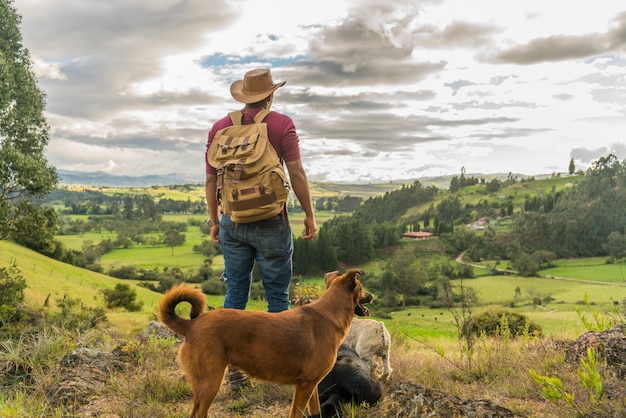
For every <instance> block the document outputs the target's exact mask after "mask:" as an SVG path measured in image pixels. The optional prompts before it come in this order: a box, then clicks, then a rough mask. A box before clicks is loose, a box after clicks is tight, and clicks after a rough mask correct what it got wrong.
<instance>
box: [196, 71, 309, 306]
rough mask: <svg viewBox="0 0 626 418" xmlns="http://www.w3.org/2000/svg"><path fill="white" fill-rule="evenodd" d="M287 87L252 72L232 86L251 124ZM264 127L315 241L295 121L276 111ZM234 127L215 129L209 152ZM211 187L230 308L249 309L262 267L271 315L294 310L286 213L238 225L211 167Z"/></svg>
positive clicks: (209, 202)
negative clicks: (221, 207)
mask: <svg viewBox="0 0 626 418" xmlns="http://www.w3.org/2000/svg"><path fill="white" fill-rule="evenodd" d="M285 83H286V82H285V81H283V82H281V83H276V84H275V83H274V81H273V79H272V75H271V73H270V70H268V69H259V70H252V71H249V72H248V73H246V74H245V77H244V79H243V80H239V81H235V82H234V83H233V84H232V85H231V87H230V92H231V95H232V96H233V98H234V99H235V100H237V101H238V102H241V103H244V104H245V105H244V107H243V109H242V110H241V112H242V113H243V119H244V121H245V123H252V120H253V118H254V116H255V115H256V114H257V113H258V112H259V111H260V110H262V109H267V110H269V109H270V107H271V105H272V101H273V98H274V92H275V91H276V90H277V89H278V88H280V87H282V86H283V85H285ZM264 122H265V123H267V131H268V136H269V139H270V143H271V145H272V146H273V147H274V149H275V150H276V152H277V154H278V157H279V158H280V160H281V162H283V161H284V163H285V164H286V166H287V171H288V173H289V179H290V183H291V187H292V189H293V191H294V193H295V195H296V197H297V198H298V201H299V202H300V205H301V206H302V209H303V210H304V213H305V218H304V228H305V231H304V235H303V237H302V239H305V240H309V239H311V238H313V237H314V236H315V231H316V229H317V225H316V221H315V216H314V214H313V206H312V203H311V196H310V192H309V184H308V181H307V177H306V173H305V172H304V168H303V166H302V161H301V159H300V148H299V144H298V135H297V133H296V128H295V126H294V123H293V120H292V119H291V118H290V117H289V116H287V115H284V114H282V113H279V112H271V113H270V114H269V115H268V116H267V117H266V118H265V120H264ZM231 125H232V121H231V119H230V117H229V116H226V117H224V118H222V119H221V120H219V121H217V122H216V123H215V124H214V125H213V127H212V129H211V130H210V132H209V138H208V143H207V151H208V149H209V146H210V144H211V141H212V140H213V138H214V137H215V134H216V133H217V132H218V131H219V130H221V129H223V128H226V127H228V126H231ZM205 161H207V159H206V158H205ZM205 188H206V199H207V205H208V210H209V215H210V218H209V222H210V224H211V236H212V239H213V241H214V242H219V244H220V247H221V249H222V253H223V254H224V278H225V281H226V297H225V299H224V307H225V308H234V309H245V308H246V305H247V303H248V298H249V294H250V285H251V282H252V268H253V265H254V263H255V262H256V263H257V264H258V267H259V273H260V275H261V280H262V282H263V287H264V289H265V295H266V299H267V304H268V311H269V312H280V311H284V310H286V309H289V305H290V301H289V284H290V282H291V275H292V256H293V237H292V232H291V227H290V225H289V223H288V219H287V216H286V215H287V213H286V208H285V209H283V211H282V213H281V214H279V215H278V216H274V217H272V218H270V219H266V220H262V221H258V222H250V223H235V222H233V221H232V220H231V219H230V216H228V215H226V214H223V215H222V216H221V217H220V216H219V211H218V201H217V197H216V189H217V176H216V169H215V167H211V166H210V165H209V163H208V162H207V164H206V184H205Z"/></svg>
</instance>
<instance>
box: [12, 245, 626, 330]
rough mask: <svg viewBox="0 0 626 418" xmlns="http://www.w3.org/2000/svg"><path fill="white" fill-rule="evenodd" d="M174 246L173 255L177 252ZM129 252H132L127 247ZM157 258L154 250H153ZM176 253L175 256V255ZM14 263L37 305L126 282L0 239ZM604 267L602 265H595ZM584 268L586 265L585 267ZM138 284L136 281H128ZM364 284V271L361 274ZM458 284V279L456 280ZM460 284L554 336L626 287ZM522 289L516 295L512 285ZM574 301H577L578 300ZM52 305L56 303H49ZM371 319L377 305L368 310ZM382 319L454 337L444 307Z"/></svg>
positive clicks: (151, 296) (214, 300)
mask: <svg viewBox="0 0 626 418" xmlns="http://www.w3.org/2000/svg"><path fill="white" fill-rule="evenodd" d="M176 250H178V248H177V249H175V254H176ZM163 251H164V252H163V253H162V254H161V257H162V258H167V257H171V256H170V255H169V253H168V251H169V248H164V249H163ZM129 253H133V251H129ZM155 257H156V254H155ZM175 257H176V256H175ZM10 264H17V266H18V267H19V268H20V269H21V271H22V275H23V276H24V278H25V279H26V280H27V283H28V288H27V289H26V295H27V300H28V303H30V304H31V305H33V306H35V307H41V306H43V304H44V300H45V299H46V297H48V295H50V298H51V300H52V301H53V302H54V301H55V300H58V299H60V298H63V296H64V295H68V296H69V297H71V298H74V299H80V300H81V301H82V302H83V303H84V304H85V305H86V306H103V299H102V296H101V294H100V290H102V289H106V288H113V287H114V286H115V284H116V283H129V282H125V281H122V280H118V279H114V278H111V277H109V276H106V275H103V274H98V273H94V272H91V271H88V270H83V269H80V268H77V267H74V266H70V265H67V264H64V263H61V262H59V261H56V260H52V259H49V258H47V257H44V256H42V255H40V254H38V253H35V252H32V251H30V250H27V249H25V248H23V247H20V246H18V245H15V244H13V243H11V242H7V241H0V265H2V266H8V265H10ZM597 267H598V268H604V267H605V266H604V265H598V266H597ZM362 268H363V269H365V270H366V271H370V272H373V271H375V269H376V267H374V266H373V265H366V266H362ZM570 268H571V269H572V270H571V271H570V276H575V274H574V273H575V272H576V270H575V268H574V267H570ZM583 268H584V269H586V268H588V267H583ZM304 280H305V281H308V282H310V283H313V284H318V285H320V286H321V284H322V278H321V277H313V278H305V279H304ZM130 283H132V284H133V285H136V283H134V282H130ZM364 283H365V285H366V286H367V276H365V278H364ZM456 284H460V283H459V282H457V283H456ZM463 286H467V287H472V288H473V289H474V290H475V292H476V294H477V296H478V299H479V303H480V306H477V307H475V308H474V309H473V313H474V314H477V313H479V312H480V311H481V310H483V309H486V308H488V307H490V306H504V307H507V308H508V307H510V306H514V308H512V309H515V310H516V311H518V312H521V313H524V314H526V315H528V316H529V317H530V318H531V319H533V320H534V321H536V322H537V323H538V324H539V325H541V326H542V328H543V330H544V333H546V334H548V335H551V336H554V337H568V338H571V337H573V336H576V335H580V334H581V333H583V332H584V331H585V329H584V327H583V324H582V322H581V321H580V319H579V318H578V317H577V315H576V306H579V307H580V308H581V309H582V311H583V312H585V311H586V310H587V308H586V307H585V306H584V305H581V304H580V303H581V301H582V300H583V299H584V297H585V294H587V295H588V300H589V301H590V303H592V307H593V309H594V310H598V311H599V312H602V313H606V314H609V313H611V310H612V308H613V301H618V302H622V301H623V300H625V299H626V287H625V286H622V285H621V284H620V283H616V284H613V285H606V284H593V283H587V282H572V281H565V280H557V279H549V278H523V277H516V276H483V277H479V278H476V279H466V280H464V281H463ZM516 287H519V288H520V290H521V293H520V297H519V298H517V299H516V297H515V289H516ZM133 289H135V290H136V292H137V295H138V299H139V300H141V301H143V302H144V307H143V309H142V311H141V312H137V313H129V312H111V313H109V315H108V316H109V319H110V321H111V323H112V325H113V326H115V327H117V328H119V329H120V330H122V331H123V332H127V333H132V332H137V331H139V330H141V329H143V328H145V327H146V326H147V325H148V323H149V321H150V319H154V312H155V310H156V306H157V303H158V300H159V299H160V297H161V295H160V294H158V293H155V292H151V291H149V290H147V289H144V288H142V287H140V286H133ZM534 296H539V297H542V298H543V297H545V296H550V297H551V298H552V301H551V302H549V303H547V304H546V305H545V307H544V308H539V307H536V306H534V305H532V304H531V303H530V301H531V299H532V297H534ZM222 300H223V297H219V296H215V297H208V298H207V302H208V304H209V305H210V306H213V307H219V306H221V303H222ZM577 304H578V305H577ZM52 305H53V306H54V303H52ZM264 308H265V304H264V303H263V302H257V301H251V304H250V309H264ZM372 315H373V317H374V318H376V316H377V312H376V309H375V308H373V309H372ZM384 322H386V323H387V326H388V327H389V329H390V330H395V332H398V333H401V334H405V335H408V336H410V337H411V338H415V339H418V340H425V339H431V338H432V339H439V338H453V337H454V336H455V335H456V334H455V333H456V328H455V325H454V320H453V316H452V313H451V312H450V311H449V310H447V309H428V308H423V307H411V308H406V309H402V308H398V309H397V310H395V311H394V312H392V313H390V314H385V318H384Z"/></svg>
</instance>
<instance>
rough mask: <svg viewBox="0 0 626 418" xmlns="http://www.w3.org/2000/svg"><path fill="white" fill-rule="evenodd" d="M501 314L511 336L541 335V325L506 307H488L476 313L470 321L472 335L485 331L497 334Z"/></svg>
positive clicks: (492, 334)
mask: <svg viewBox="0 0 626 418" xmlns="http://www.w3.org/2000/svg"><path fill="white" fill-rule="evenodd" d="M503 316H504V317H505V318H506V322H507V324H508V327H509V331H510V335H511V336H514V337H515V336H521V335H524V334H531V335H537V336H539V335H541V326H539V325H538V324H536V323H534V322H532V321H531V320H530V319H529V318H528V317H527V316H526V315H522V314H520V313H517V312H515V311H511V310H508V309H489V310H487V311H485V312H483V313H481V314H480V315H477V316H476V317H475V318H474V320H473V321H472V324H471V329H470V331H471V333H472V334H474V335H480V334H482V333H485V334H486V335H490V336H497V335H498V334H499V331H500V327H501V324H502V317H503Z"/></svg>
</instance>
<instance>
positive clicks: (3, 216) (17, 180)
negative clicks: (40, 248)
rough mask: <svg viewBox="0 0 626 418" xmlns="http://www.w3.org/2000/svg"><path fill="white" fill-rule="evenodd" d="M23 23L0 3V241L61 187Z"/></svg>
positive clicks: (8, 2) (6, 0)
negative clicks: (26, 205)
mask: <svg viewBox="0 0 626 418" xmlns="http://www.w3.org/2000/svg"><path fill="white" fill-rule="evenodd" d="M20 20H21V18H20V17H19V16H18V14H17V12H16V10H15V8H14V7H13V1H12V0H0V80H1V82H0V239H7V238H14V237H15V236H17V235H19V234H20V231H19V230H18V229H17V227H16V223H17V222H18V221H20V220H21V218H22V217H23V216H24V215H23V214H20V213H19V212H18V210H17V208H18V207H19V205H20V204H22V203H23V202H27V201H31V202H34V201H36V200H37V199H41V198H44V197H45V196H47V195H48V193H50V191H51V190H52V189H53V188H54V187H55V186H56V184H57V182H58V177H57V173H56V170H55V168H54V167H52V166H51V165H49V164H48V162H47V160H46V159H45V156H44V150H45V147H46V145H47V144H48V141H49V137H48V129H49V127H48V124H47V122H46V119H45V117H44V115H43V111H44V108H45V99H44V94H43V93H42V92H41V91H40V90H39V87H38V86H37V81H36V80H35V75H34V73H33V71H32V61H31V58H30V54H29V52H28V49H26V48H24V47H23V45H22V35H21V33H20V29H19V24H20Z"/></svg>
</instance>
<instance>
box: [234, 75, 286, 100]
mask: <svg viewBox="0 0 626 418" xmlns="http://www.w3.org/2000/svg"><path fill="white" fill-rule="evenodd" d="M285 83H286V81H283V82H281V83H276V84H274V80H272V73H270V70H268V69H261V70H252V71H248V72H247V73H246V75H245V76H244V78H243V80H239V81H235V82H234V83H233V84H231V85H230V94H231V95H232V96H233V98H234V99H235V100H237V101H238V102H241V103H256V102H260V101H261V100H263V99H265V98H266V97H267V96H269V95H270V94H272V93H274V92H275V91H276V89H278V88H279V87H282V86H284V85H285Z"/></svg>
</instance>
